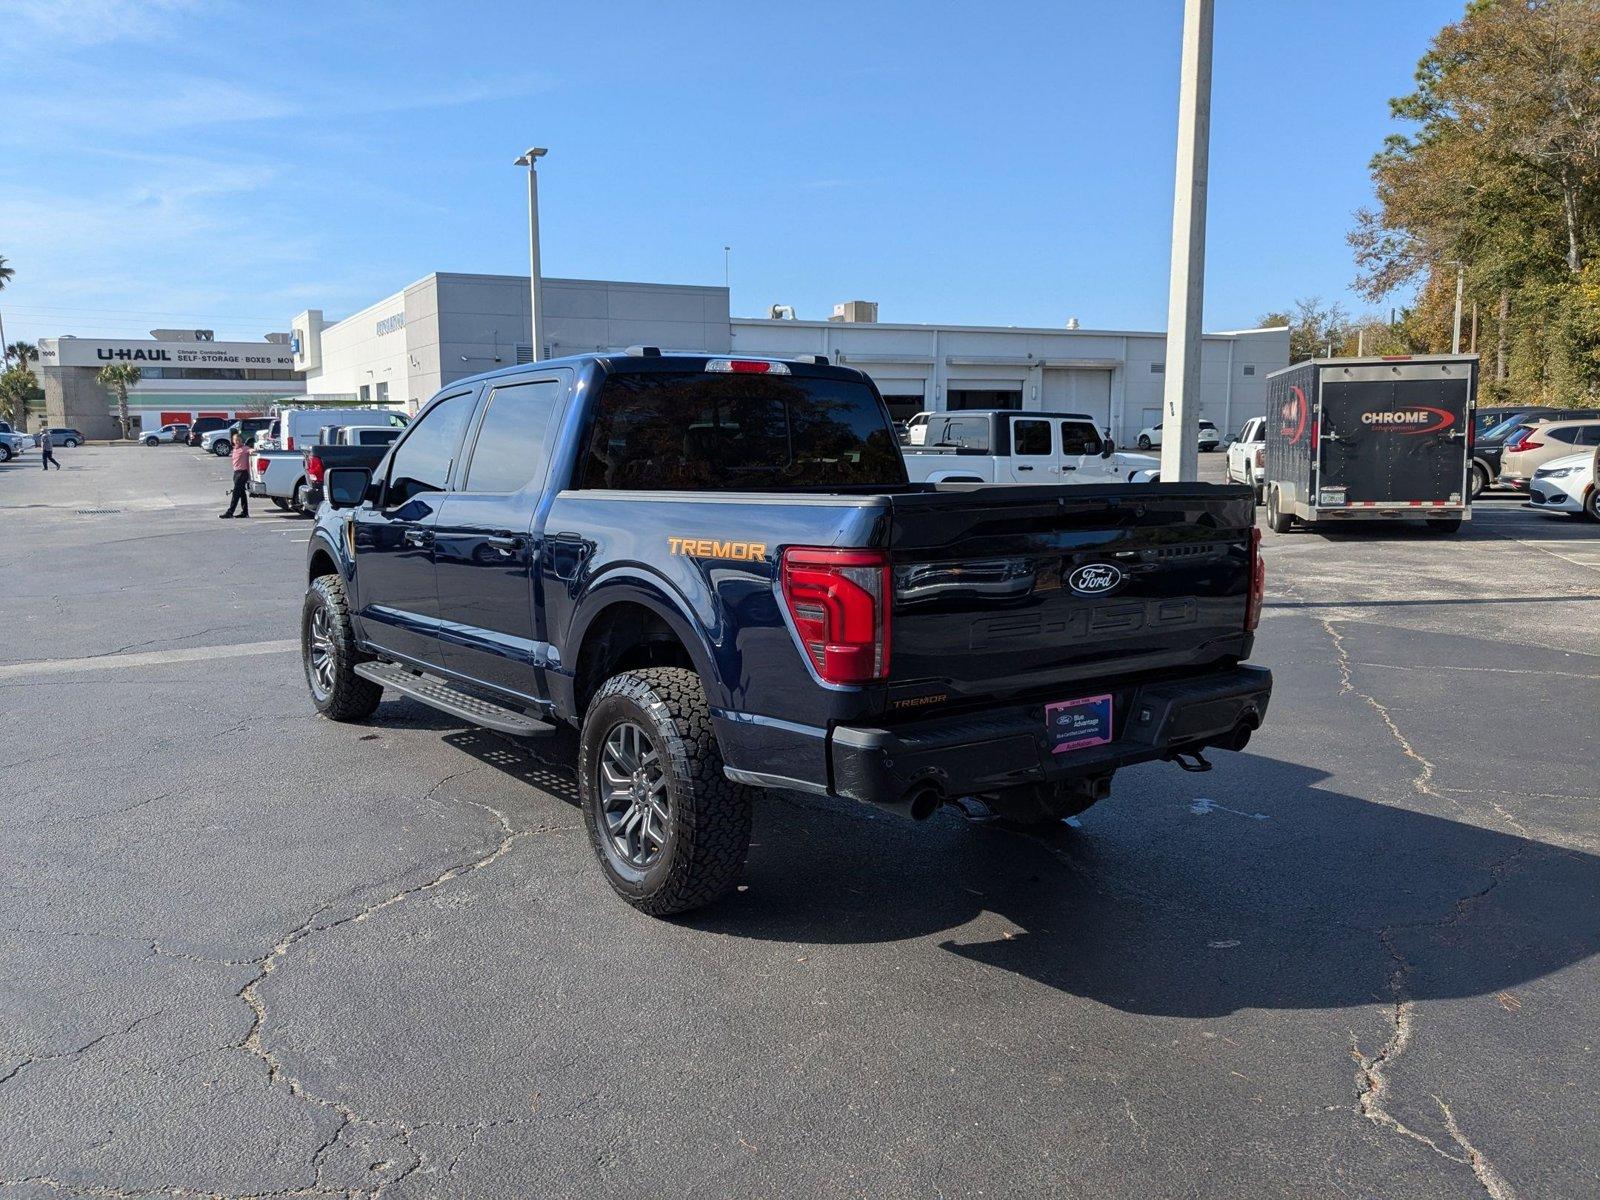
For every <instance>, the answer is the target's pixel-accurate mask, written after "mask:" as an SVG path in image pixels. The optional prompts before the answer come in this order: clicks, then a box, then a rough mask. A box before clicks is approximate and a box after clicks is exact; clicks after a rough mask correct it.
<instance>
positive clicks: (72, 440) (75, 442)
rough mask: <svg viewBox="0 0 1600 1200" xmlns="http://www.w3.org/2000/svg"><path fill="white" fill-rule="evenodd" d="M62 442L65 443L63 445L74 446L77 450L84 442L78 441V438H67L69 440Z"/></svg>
mask: <svg viewBox="0 0 1600 1200" xmlns="http://www.w3.org/2000/svg"><path fill="white" fill-rule="evenodd" d="M61 444H62V445H63V446H70V447H72V448H73V449H74V450H76V449H77V448H78V447H79V446H81V445H82V444H83V443H82V442H80V441H78V439H77V438H68V439H67V440H66V441H64V442H62V443H61Z"/></svg>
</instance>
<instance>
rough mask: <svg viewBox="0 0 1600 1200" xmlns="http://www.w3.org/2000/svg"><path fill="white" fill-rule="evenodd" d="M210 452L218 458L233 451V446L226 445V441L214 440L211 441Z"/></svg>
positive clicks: (226, 455) (225, 456)
mask: <svg viewBox="0 0 1600 1200" xmlns="http://www.w3.org/2000/svg"><path fill="white" fill-rule="evenodd" d="M211 453H213V454H215V455H216V456H217V457H218V458H227V457H228V455H230V454H232V453H233V447H232V446H230V445H228V443H227V442H224V441H215V442H212V443H211Z"/></svg>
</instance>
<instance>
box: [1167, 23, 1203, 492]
mask: <svg viewBox="0 0 1600 1200" xmlns="http://www.w3.org/2000/svg"><path fill="white" fill-rule="evenodd" d="M1212 10H1213V0H1184V6H1183V54H1182V59H1181V64H1182V65H1181V68H1180V71H1179V79H1178V170H1177V182H1176V184H1175V185H1174V188H1173V197H1172V277H1171V282H1170V284H1169V285H1168V297H1167V362H1166V378H1165V381H1164V388H1163V391H1164V396H1163V399H1164V400H1165V401H1166V403H1165V405H1164V406H1163V407H1164V410H1165V411H1164V413H1163V416H1162V419H1161V478H1162V479H1163V480H1165V481H1166V482H1168V483H1178V482H1180V481H1193V480H1194V479H1197V478H1199V474H1200V462H1199V440H1200V426H1199V413H1198V411H1197V410H1198V407H1199V404H1200V353H1201V340H1200V322H1201V309H1202V303H1201V302H1202V300H1203V299H1204V296H1205V278H1206V175H1207V169H1208V163H1209V159H1210V144H1211V26H1212Z"/></svg>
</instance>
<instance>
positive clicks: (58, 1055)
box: [0, 1009, 161, 1183]
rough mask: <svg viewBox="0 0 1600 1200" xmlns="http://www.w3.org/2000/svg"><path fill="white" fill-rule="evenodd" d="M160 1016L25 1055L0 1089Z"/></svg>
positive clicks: (1, 1078)
mask: <svg viewBox="0 0 1600 1200" xmlns="http://www.w3.org/2000/svg"><path fill="white" fill-rule="evenodd" d="M160 1015H161V1010H159V1009H158V1010H157V1011H155V1012H153V1013H146V1014H145V1015H144V1016H142V1017H135V1018H134V1019H133V1020H132V1021H130V1022H129V1023H128V1024H127V1025H124V1026H123V1027H122V1028H121V1029H111V1030H108V1031H107V1032H105V1033H102V1034H101V1035H100V1036H99V1037H96V1038H93V1039H91V1040H89V1041H87V1042H85V1043H84V1044H83V1045H81V1046H79V1047H78V1048H77V1049H76V1050H59V1051H55V1052H53V1053H51V1054H29V1055H26V1056H25V1057H24V1058H23V1059H22V1061H21V1062H19V1063H18V1064H17V1065H16V1066H14V1067H12V1068H11V1070H9V1071H7V1072H6V1073H5V1074H4V1075H0V1087H3V1086H4V1085H6V1084H8V1083H10V1082H11V1081H12V1080H13V1079H15V1078H16V1077H17V1076H18V1075H20V1074H22V1072H24V1071H25V1070H27V1069H28V1068H29V1067H35V1066H38V1065H39V1064H40V1063H47V1062H60V1061H62V1060H63V1059H68V1058H77V1057H78V1056H79V1055H80V1054H87V1053H88V1052H89V1051H90V1050H93V1049H94V1048H95V1047H96V1046H98V1045H99V1044H100V1043H101V1042H104V1041H107V1040H108V1039H110V1038H114V1037H122V1036H123V1035H124V1034H129V1033H132V1032H133V1031H134V1030H135V1029H137V1028H138V1027H139V1026H141V1025H143V1024H144V1023H145V1022H146V1021H150V1020H154V1019H155V1018H156V1017H159V1016H160ZM5 1182H6V1181H5V1180H3V1179H0V1183H5Z"/></svg>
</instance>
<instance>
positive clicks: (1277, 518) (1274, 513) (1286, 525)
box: [1267, 487, 1294, 533]
mask: <svg viewBox="0 0 1600 1200" xmlns="http://www.w3.org/2000/svg"><path fill="white" fill-rule="evenodd" d="M1267 528H1268V529H1270V530H1272V532H1273V533H1288V532H1289V530H1291V529H1293V528H1294V517H1293V516H1292V515H1291V514H1289V513H1286V512H1284V511H1283V509H1282V507H1281V502H1280V500H1279V497H1278V489H1277V488H1275V487H1273V488H1268V489H1267Z"/></svg>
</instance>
